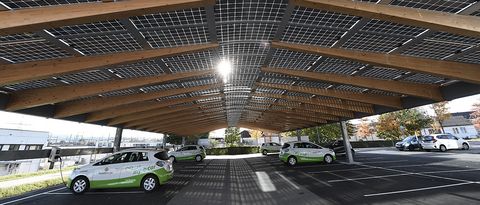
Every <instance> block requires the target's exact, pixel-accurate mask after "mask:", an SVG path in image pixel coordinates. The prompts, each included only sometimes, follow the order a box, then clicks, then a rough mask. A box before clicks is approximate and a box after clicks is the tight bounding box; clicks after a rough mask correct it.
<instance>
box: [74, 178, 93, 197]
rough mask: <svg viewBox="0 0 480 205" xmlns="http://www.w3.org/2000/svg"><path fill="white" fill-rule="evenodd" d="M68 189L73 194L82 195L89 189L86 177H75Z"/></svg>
mask: <svg viewBox="0 0 480 205" xmlns="http://www.w3.org/2000/svg"><path fill="white" fill-rule="evenodd" d="M70 189H71V190H72V192H73V193H74V194H83V193H85V192H86V191H88V190H89V189H90V182H89V181H88V179H87V177H84V176H80V177H77V178H75V179H74V180H73V181H72V184H71V185H70Z"/></svg>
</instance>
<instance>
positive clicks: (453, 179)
mask: <svg viewBox="0 0 480 205" xmlns="http://www.w3.org/2000/svg"><path fill="white" fill-rule="evenodd" d="M361 166H366V167H376V166H370V165H361ZM376 168H378V169H383V170H389V171H396V172H401V173H413V172H407V171H403V170H398V169H390V168H385V167H376ZM414 174H415V175H419V176H424V177H433V178H438V179H445V180H451V181H460V182H472V181H469V180H464V179H457V178H450V177H441V176H435V175H428V174H422V173H414Z"/></svg>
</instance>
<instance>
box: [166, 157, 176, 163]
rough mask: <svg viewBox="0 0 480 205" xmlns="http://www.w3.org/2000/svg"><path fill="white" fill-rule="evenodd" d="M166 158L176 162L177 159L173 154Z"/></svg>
mask: <svg viewBox="0 0 480 205" xmlns="http://www.w3.org/2000/svg"><path fill="white" fill-rule="evenodd" d="M168 160H170V161H171V162H172V163H174V162H177V159H176V158H175V157H174V156H170V157H169V158H168Z"/></svg>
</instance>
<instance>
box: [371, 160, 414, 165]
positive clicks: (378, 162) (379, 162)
mask: <svg viewBox="0 0 480 205" xmlns="http://www.w3.org/2000/svg"><path fill="white" fill-rule="evenodd" d="M406 161H408V160H391V161H376V162H362V163H368V164H381V163H392V162H406Z"/></svg>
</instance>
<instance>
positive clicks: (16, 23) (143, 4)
mask: <svg viewBox="0 0 480 205" xmlns="http://www.w3.org/2000/svg"><path fill="white" fill-rule="evenodd" d="M213 5H215V1H214V0H175V1H171V0H135V1H118V2H114V3H108V4H106V3H102V2H98V3H94V2H93V3H88V4H87V3H82V4H69V5H58V6H46V7H38V8H28V9H20V10H14V11H4V12H0V35H8V34H15V33H23V32H31V31H37V30H42V29H47V28H56V27H61V26H66V25H73V24H83V23H91V22H98V21H106V20H113V19H121V18H125V17H130V16H140V15H144V14H151V13H159V12H166V11H177V10H182V9H189V8H198V7H205V6H213Z"/></svg>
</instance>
